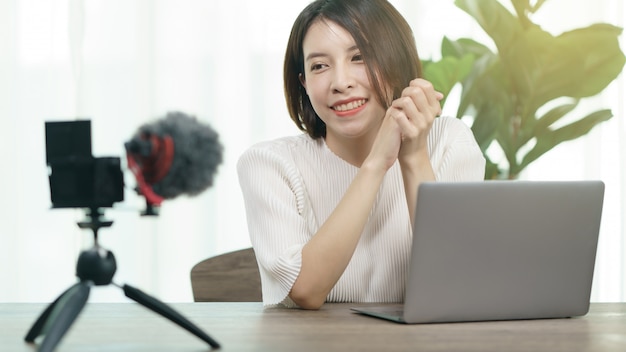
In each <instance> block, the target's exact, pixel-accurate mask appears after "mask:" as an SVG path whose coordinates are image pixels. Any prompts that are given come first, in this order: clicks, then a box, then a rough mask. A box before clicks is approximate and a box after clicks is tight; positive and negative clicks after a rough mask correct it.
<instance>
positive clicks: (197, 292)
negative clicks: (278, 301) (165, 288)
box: [191, 248, 262, 302]
mask: <svg viewBox="0 0 626 352" xmlns="http://www.w3.org/2000/svg"><path fill="white" fill-rule="evenodd" d="M191 287H192V290H193V299H194V301H195V302H261V301H262V297H261V276H260V274H259V267H258V264H257V261H256V256H255V254H254V250H253V249H252V248H245V249H241V250H237V251H234V252H229V253H225V254H221V255H218V256H215V257H211V258H208V259H205V260H203V261H201V262H199V263H198V264H196V265H194V267H193V268H192V269H191Z"/></svg>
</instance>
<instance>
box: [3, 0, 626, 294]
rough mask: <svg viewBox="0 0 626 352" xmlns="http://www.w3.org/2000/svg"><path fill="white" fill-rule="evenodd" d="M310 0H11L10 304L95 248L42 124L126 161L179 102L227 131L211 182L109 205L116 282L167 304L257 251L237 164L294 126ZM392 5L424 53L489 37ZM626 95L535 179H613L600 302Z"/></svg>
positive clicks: (51, 286) (465, 23)
mask: <svg viewBox="0 0 626 352" xmlns="http://www.w3.org/2000/svg"><path fill="white" fill-rule="evenodd" d="M308 2H309V1H308V0H298V1H296V0H290V1H284V0H267V1H257V0H243V1H233V0H154V1H152V0H135V1H127V0H3V1H2V2H0V162H1V163H2V166H1V169H2V172H0V184H2V193H1V197H0V301H3V302H49V301H51V300H53V299H54V298H56V297H57V296H58V295H59V294H60V293H61V292H62V291H63V290H64V289H65V288H67V287H69V286H70V285H71V284H73V283H74V282H75V281H76V278H75V263H76V259H77V256H78V254H79V252H80V251H81V250H82V249H84V248H87V247H89V246H90V245H91V244H92V236H91V234H89V233H88V232H86V231H83V230H80V229H78V227H77V225H76V222H78V221H80V220H82V219H83V218H84V213H83V212H82V211H81V210H74V209H65V210H59V209H54V210H52V209H50V196H49V187H48V170H47V167H46V162H45V140H44V122H45V121H52V120H68V119H82V118H88V119H91V120H92V139H93V153H94V155H95V156H97V157H99V156H119V157H123V153H124V150H123V143H124V142H125V141H126V140H128V139H129V138H130V137H131V135H132V134H133V133H134V131H135V130H136V129H137V128H138V127H139V125H141V124H142V123H144V122H148V121H150V120H152V119H155V118H158V117H160V116H163V114H165V113H166V112H167V111H171V110H181V111H185V112H187V113H190V114H193V115H196V116H197V117H198V118H199V119H200V120H202V121H204V122H206V123H209V124H211V125H212V126H213V127H214V128H215V129H216V130H217V131H218V132H219V134H220V138H221V141H222V143H223V144H224V147H225V153H224V162H223V164H222V165H221V166H220V167H219V170H218V174H217V175H216V182H215V184H214V185H213V187H212V188H210V189H209V190H207V191H206V192H204V193H202V194H201V195H200V196H198V197H194V198H187V197H180V198H177V199H175V200H172V201H169V202H165V203H164V205H163V207H162V209H161V215H160V216H159V217H157V218H143V217H141V216H139V211H140V210H141V209H142V207H143V201H142V199H141V198H139V197H138V196H136V195H135V194H134V193H133V191H132V190H131V188H132V187H133V186H134V179H133V178H132V176H131V175H129V173H128V172H125V178H126V183H127V188H128V190H127V191H126V199H125V201H124V202H122V203H119V204H116V206H115V207H114V208H113V209H107V210H106V213H105V215H106V217H107V218H108V219H110V220H113V221H114V224H113V226H112V227H110V228H107V229H104V230H102V231H101V234H100V243H101V244H102V245H103V246H105V247H107V248H109V249H110V250H112V251H113V252H114V253H115V255H116V257H117V262H118V270H117V274H116V276H115V278H114V281H115V282H119V283H128V284H131V285H134V286H136V287H139V288H141V289H144V290H145V291H147V292H149V293H152V294H154V295H155V296H157V297H159V298H160V299H162V300H164V301H168V302H172V301H191V300H192V296H191V287H190V281H189V270H190V269H191V267H192V266H193V264H195V263H196V262H198V261H199V260H201V259H204V258H206V257H209V256H212V255H216V254H220V253H223V252H227V251H230V250H234V249H239V248H243V247H247V246H249V245H250V243H249V239H248V235H247V228H246V223H245V214H244V209H243V203H242V199H241V194H240V190H239V186H238V183H237V176H236V171H235V163H236V161H237V158H238V156H239V155H240V154H241V153H242V152H243V151H244V150H245V149H246V148H247V147H248V146H250V145H251V144H252V143H254V142H258V141H261V140H266V139H271V138H276V137H279V136H283V135H290V134H295V133H298V131H297V129H296V128H295V126H294V125H293V123H292V122H291V121H290V119H289V117H288V115H287V112H286V108H285V103H284V99H283V95H282V94H283V90H282V59H283V53H284V48H285V44H286V41H287V37H288V35H289V30H290V28H291V24H292V23H293V20H294V19H295V17H296V16H297V14H298V13H299V12H300V10H301V9H302V8H304V6H306V4H308ZM391 2H392V3H393V4H394V5H396V7H397V8H398V9H399V10H400V11H401V12H402V13H403V14H404V15H405V16H406V17H407V19H408V20H409V22H410V23H411V25H412V27H413V29H414V31H415V34H416V39H417V42H418V48H419V49H420V51H421V55H422V57H436V55H437V51H438V48H439V43H440V41H441V38H442V36H443V35H447V36H449V37H452V38H455V37H461V36H468V35H470V34H471V35H473V36H476V37H478V38H484V35H483V34H482V33H481V31H480V29H479V28H478V27H477V26H476V25H475V24H474V23H473V22H472V21H471V19H469V18H468V16H467V15H465V14H464V13H463V12H461V11H460V10H459V9H457V8H456V7H455V6H454V5H453V2H452V1H451V0H447V1H426V0H419V1H414V0H396V1H391ZM503 2H506V1H504V0H503ZM624 11H625V10H624V4H623V3H622V1H621V0H603V1H598V2H594V3H593V4H591V2H587V1H582V0H577V1H575V2H574V1H568V0H552V1H549V2H547V4H546V5H545V9H544V11H542V12H545V13H544V14H542V17H541V18H539V17H538V21H540V22H541V23H548V24H549V26H547V25H546V27H550V29H551V30H554V31H555V32H559V31H563V30H566V29H571V28H574V27H580V26H583V25H587V24H590V23H593V22H599V21H602V22H609V23H613V24H616V25H619V26H624V24H625V15H624ZM622 39H623V38H622ZM581 84H584V77H581ZM624 97H625V83H624V79H623V78H620V80H619V81H617V82H615V84H613V85H612V86H611V87H610V89H608V90H607V91H606V92H605V93H604V94H602V95H601V96H599V97H597V98H594V99H592V101H591V102H590V103H589V104H590V106H591V107H593V106H601V107H609V108H611V109H613V112H614V114H615V115H616V117H615V118H613V119H612V120H611V121H609V122H607V123H605V124H604V125H602V126H601V127H599V128H597V129H595V130H594V131H593V132H592V133H591V134H590V135H588V136H586V137H584V138H582V139H580V140H579V141H575V142H570V143H566V144H564V145H562V146H560V147H558V148H557V149H556V150H554V151H552V152H550V153H549V154H548V155H546V156H545V157H544V158H543V159H540V161H538V162H537V163H536V164H535V165H532V166H531V168H530V169H529V170H528V171H527V172H526V173H525V174H524V175H523V178H527V179H602V180H604V181H605V182H606V184H607V197H606V200H605V211H604V221H603V229H602V233H601V241H600V247H599V251H598V261H597V267H596V278H595V283H594V291H593V297H592V298H593V300H595V301H623V300H624V299H625V298H626V294H625V291H626V282H625V280H624V273H625V272H626V263H625V261H624V253H626V244H625V237H626V235H625V233H626V229H625V227H624V223H623V220H622V213H623V209H624V202H625V200H626V184H625V182H626V181H625V180H626V177H625V176H626V175H625V173H626V170H625V169H626V166H625V163H626V160H624V157H623V156H622V155H624V151H625V148H626V147H625V144H624V142H623V140H624V137H626V127H625V124H626V123H625V122H624V119H625V118H626V117H625V116H624V105H623V104H624V103H623V100H624ZM90 301H127V299H126V298H125V297H124V296H123V294H122V293H121V292H120V290H119V289H117V288H115V287H113V286H108V287H102V288H96V289H94V290H92V295H91V299H90Z"/></svg>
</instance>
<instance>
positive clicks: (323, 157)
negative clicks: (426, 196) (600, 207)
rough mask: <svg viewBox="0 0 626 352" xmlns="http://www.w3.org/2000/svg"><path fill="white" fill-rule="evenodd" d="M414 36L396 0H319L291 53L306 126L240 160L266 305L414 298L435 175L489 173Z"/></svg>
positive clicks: (298, 25) (291, 80) (292, 93)
mask: <svg viewBox="0 0 626 352" xmlns="http://www.w3.org/2000/svg"><path fill="white" fill-rule="evenodd" d="M419 77H421V67H420V61H419V57H418V55H417V50H416V48H415V42H414V38H413V34H412V32H411V29H410V27H409V25H408V24H407V22H406V21H405V20H404V18H403V17H402V16H401V15H400V14H399V13H398V12H397V10H396V9H395V8H394V7H393V6H392V5H390V4H389V3H388V2H387V1H386V0H318V1H314V2H313V3H311V4H310V5H309V6H307V7H306V8H305V9H304V10H303V11H302V12H301V13H300V15H299V16H298V18H297V19H296V21H295V23H294V25H293V28H292V32H291V36H290V38H289V42H288V45H287V51H286V54H285V66H284V83H285V96H286V100H287V105H288V108H289V113H290V115H291V118H292V119H293V121H294V122H295V123H296V124H297V125H298V127H299V128H300V129H301V130H302V131H304V132H305V133H304V134H302V135H299V136H293V137H286V138H282V139H278V140H275V141H270V142H264V143H260V144H257V145H255V146H253V147H252V148H250V149H249V150H248V151H246V152H245V153H244V154H243V155H242V156H241V158H240V160H239V163H238V173H239V180H240V184H241V188H242V192H243V195H244V200H245V204H246V214H247V220H248V228H249V231H250V238H251V241H252V245H253V247H254V250H255V253H256V255H257V260H258V263H259V268H260V271H261V281H262V290H263V301H264V304H265V305H266V306H270V305H277V304H280V305H284V306H297V307H301V308H305V309H318V308H320V307H321V306H322V305H323V303H324V302H401V301H402V300H403V298H404V297H403V295H404V285H405V279H406V275H407V269H408V260H409V252H410V247H411V236H412V233H411V217H412V216H413V213H414V208H415V202H416V194H417V189H418V185H419V184H420V183H421V182H425V181H435V180H437V181H469V180H482V179H483V176H484V166H485V160H484V158H483V156H482V153H481V151H480V149H479V148H478V146H477V144H476V141H475V139H474V137H473V135H472V133H471V131H470V130H469V128H468V127H467V126H465V125H464V124H463V123H462V122H461V121H460V120H458V119H456V118H444V117H441V118H436V117H437V116H438V115H439V114H440V113H441V105H440V102H439V101H440V100H441V98H442V95H441V93H438V92H436V91H435V90H434V89H433V86H432V84H430V83H429V82H427V81H425V80H424V79H421V78H419Z"/></svg>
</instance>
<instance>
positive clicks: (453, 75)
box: [424, 54, 474, 105]
mask: <svg viewBox="0 0 626 352" xmlns="http://www.w3.org/2000/svg"><path fill="white" fill-rule="evenodd" d="M473 64H474V56H472V55H469V54H468V55H465V56H463V57H461V58H460V59H459V58H457V57H454V56H445V57H443V58H442V59H441V60H440V61H437V62H432V63H429V64H427V65H425V66H424V78H425V79H427V80H428V81H430V82H431V83H432V84H433V86H434V87H435V89H436V90H437V91H439V92H441V93H443V95H444V100H443V101H442V102H441V104H442V105H443V104H445V100H446V98H447V97H448V94H449V93H450V91H451V90H452V88H453V87H454V86H455V85H456V84H457V83H459V82H461V81H462V80H463V79H465V77H467V75H468V74H469V73H470V72H471V70H472V67H473Z"/></svg>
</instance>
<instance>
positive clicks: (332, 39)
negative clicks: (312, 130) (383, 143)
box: [300, 21, 385, 142]
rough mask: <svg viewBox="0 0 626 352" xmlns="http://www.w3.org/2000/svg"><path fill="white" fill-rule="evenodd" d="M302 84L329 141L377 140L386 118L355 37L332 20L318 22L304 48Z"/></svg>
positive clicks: (312, 28) (308, 36) (309, 32)
mask: <svg viewBox="0 0 626 352" xmlns="http://www.w3.org/2000/svg"><path fill="white" fill-rule="evenodd" d="M302 49H303V53H304V75H302V76H301V77H300V80H301V81H302V85H303V86H304V88H305V89H306V92H307V95H308V96H309V99H310V101H311V104H312V105H313V109H314V110H315V112H316V113H317V115H318V116H319V117H320V118H321V119H322V121H324V123H326V140H327V142H328V141H332V140H337V139H341V138H370V140H371V141H373V140H374V138H375V136H376V133H377V132H378V129H379V127H380V124H381V122H382V119H383V117H384V115H385V109H384V108H383V107H382V105H381V104H380V103H379V102H378V100H377V98H376V93H375V92H374V90H372V88H371V85H370V81H369V78H368V75H367V66H366V65H365V63H364V61H363V57H362V56H361V52H360V50H359V48H358V47H357V46H356V43H355V41H354V39H353V38H352V35H350V33H349V32H348V31H346V30H345V29H344V28H343V27H341V26H339V25H338V24H336V23H334V22H331V21H316V22H314V23H313V24H312V25H311V27H309V29H308V31H307V33H306V35H305V37H304V41H303V45H302Z"/></svg>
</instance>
